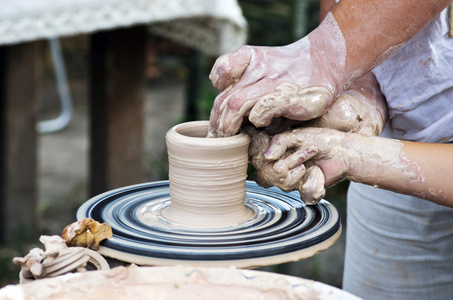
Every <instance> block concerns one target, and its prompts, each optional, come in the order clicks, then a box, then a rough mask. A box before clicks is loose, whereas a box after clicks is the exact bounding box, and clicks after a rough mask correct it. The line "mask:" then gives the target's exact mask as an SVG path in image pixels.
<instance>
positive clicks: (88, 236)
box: [62, 218, 112, 250]
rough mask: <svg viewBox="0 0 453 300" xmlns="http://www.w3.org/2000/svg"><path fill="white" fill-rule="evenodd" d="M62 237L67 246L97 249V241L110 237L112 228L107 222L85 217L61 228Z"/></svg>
mask: <svg viewBox="0 0 453 300" xmlns="http://www.w3.org/2000/svg"><path fill="white" fill-rule="evenodd" d="M62 237H63V239H64V240H65V241H66V245H68V246H69V247H86V248H90V249H93V250H97V249H99V243H100V242H102V241H103V240H105V239H110V238H111V237H112V228H111V227H110V225H108V224H107V223H102V224H101V223H99V222H97V221H95V220H93V219H90V218H85V219H83V220H80V221H77V222H75V223H72V224H70V225H68V226H66V228H65V229H64V230H63V233H62Z"/></svg>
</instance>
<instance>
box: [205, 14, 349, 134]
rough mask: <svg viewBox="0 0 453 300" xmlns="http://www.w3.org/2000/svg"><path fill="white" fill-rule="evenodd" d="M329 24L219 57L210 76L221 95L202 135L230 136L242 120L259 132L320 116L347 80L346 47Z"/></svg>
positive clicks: (215, 102) (337, 32)
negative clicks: (275, 122) (280, 42)
mask: <svg viewBox="0 0 453 300" xmlns="http://www.w3.org/2000/svg"><path fill="white" fill-rule="evenodd" d="M326 19H327V18H326ZM331 19H333V18H331ZM334 23H335V21H334V20H333V21H332V20H330V21H327V22H323V23H322V24H321V25H320V26H319V27H318V28H317V29H315V30H314V31H313V32H312V33H310V34H309V35H308V36H306V37H305V38H303V39H301V40H299V41H297V42H295V43H293V44H290V45H287V46H282V47H252V46H244V47H242V48H240V49H238V50H236V51H234V52H231V53H229V54H226V55H223V56H221V57H220V58H219V59H218V60H217V61H216V63H215V64H214V67H213V69H212V71H211V74H210V78H211V81H212V83H213V85H214V86H215V87H216V88H218V89H219V90H221V91H222V92H221V93H220V94H219V95H218V96H217V98H216V99H215V101H214V105H213V108H212V110H211V116H210V132H209V135H208V136H210V137H224V136H231V135H234V134H235V133H237V131H238V130H239V128H240V126H241V123H242V120H243V118H244V117H248V119H249V120H250V122H251V123H253V124H254V125H255V126H256V127H258V128H259V127H265V126H267V125H269V123H270V122H271V120H272V119H273V118H274V117H286V118H289V119H292V120H298V121H306V120H311V119H314V118H317V117H319V116H321V115H323V114H324V113H325V112H326V111H327V110H328V109H329V108H330V107H331V106H332V104H333V102H334V99H335V98H336V95H337V94H339V93H340V92H341V91H342V89H343V87H344V86H345V85H346V81H347V78H348V74H346V73H345V69H344V63H345V57H346V54H345V53H346V52H345V51H346V50H345V47H346V46H345V43H344V41H341V40H340V41H339V39H338V36H340V37H341V36H342V35H341V32H339V28H338V26H336V24H334Z"/></svg>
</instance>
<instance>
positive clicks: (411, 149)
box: [262, 128, 453, 207]
mask: <svg viewBox="0 0 453 300" xmlns="http://www.w3.org/2000/svg"><path fill="white" fill-rule="evenodd" d="M287 150H290V151H287ZM285 153H286V154H287V155H284V154H285ZM288 154H289V155H288ZM307 154H309V155H307ZM264 158H265V160H268V161H272V164H271V165H272V167H271V168H268V169H267V173H269V174H266V176H267V177H265V176H262V177H263V178H274V177H275V174H278V176H280V177H282V178H284V177H285V176H284V175H283V174H280V173H279V172H277V171H278V170H285V171H287V172H288V173H290V172H292V170H293V169H296V168H298V167H299V166H300V165H301V164H305V165H306V166H307V167H308V166H313V165H314V166H317V167H319V168H320V169H321V170H322V173H323V176H324V180H325V186H326V187H328V186H330V185H332V184H334V183H335V182H338V180H340V179H342V178H345V179H349V180H351V181H355V182H360V183H364V184H368V185H372V186H375V187H380V188H383V189H387V190H391V191H394V192H398V193H402V194H407V195H413V196H417V197H420V198H423V199H426V200H429V201H432V202H435V203H437V204H441V205H446V206H449V207H453V182H452V181H453V180H452V179H451V176H450V174H451V173H452V170H451V168H452V166H453V145H452V144H430V143H419V142H406V141H398V140H393V139H387V138H382V137H374V136H365V135H362V134H355V133H344V132H340V131H337V130H331V129H326V128H305V129H298V130H293V131H291V132H285V133H282V134H279V135H277V136H275V137H274V138H273V139H272V141H271V142H270V144H269V147H268V149H267V150H266V151H265V154H264ZM279 158H280V159H279ZM276 159H278V160H277V161H274V160H276ZM276 166H280V169H279V168H276ZM281 166H283V168H281ZM272 180H273V179H272ZM271 185H272V184H271ZM295 187H296V186H294V187H293V189H295ZM303 200H304V201H307V202H309V203H312V202H313V200H312V199H303ZM318 200H319V199H318Z"/></svg>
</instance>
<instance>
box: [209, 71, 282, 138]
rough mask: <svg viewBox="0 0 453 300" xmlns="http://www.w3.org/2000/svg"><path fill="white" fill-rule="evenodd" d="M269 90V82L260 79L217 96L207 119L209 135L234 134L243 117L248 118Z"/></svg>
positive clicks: (271, 89)
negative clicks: (208, 121)
mask: <svg viewBox="0 0 453 300" xmlns="http://www.w3.org/2000/svg"><path fill="white" fill-rule="evenodd" d="M269 90H270V91H273V90H274V89H273V88H272V85H270V83H269V81H268V80H266V79H264V80H261V79H260V80H258V81H256V82H254V83H253V84H250V85H247V86H242V87H239V86H238V85H237V86H233V87H231V88H230V89H227V90H226V91H225V92H223V93H221V94H219V95H218V96H217V98H216V99H215V101H214V106H213V108H212V110H211V116H210V118H209V120H210V123H209V124H210V132H211V134H212V135H214V136H218V137H226V136H231V135H234V134H236V133H237V132H238V130H239V128H240V127H241V124H242V120H243V117H244V116H248V114H249V112H250V110H251V109H252V107H253V106H254V105H255V104H256V102H257V101H258V100H259V99H260V98H261V97H262V96H263V95H264V94H265V93H269Z"/></svg>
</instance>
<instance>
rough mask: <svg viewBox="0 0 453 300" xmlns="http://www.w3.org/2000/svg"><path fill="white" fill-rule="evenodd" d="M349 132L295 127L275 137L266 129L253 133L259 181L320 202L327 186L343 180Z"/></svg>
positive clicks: (253, 162)
mask: <svg viewBox="0 0 453 300" xmlns="http://www.w3.org/2000/svg"><path fill="white" fill-rule="evenodd" d="M248 132H249V134H250V133H252V132H251V129H250V128H249V129H248ZM345 134H346V133H344V132H341V131H338V130H333V129H327V128H302V129H295V130H291V131H287V132H284V133H280V134H277V135H276V136H274V137H273V138H272V139H271V138H270V137H269V136H267V135H266V134H265V133H264V132H260V133H255V134H254V135H253V134H252V141H251V144H250V151H249V154H250V155H251V156H252V164H253V165H254V167H255V168H256V171H257V174H256V175H257V183H258V184H259V185H261V186H263V187H271V186H277V187H279V188H280V189H282V190H283V191H285V192H290V191H293V190H298V191H299V192H300V196H301V199H302V200H303V201H304V202H305V203H307V204H316V203H317V202H318V201H319V200H320V199H322V197H324V195H325V187H328V186H330V185H333V184H335V183H337V182H338V181H339V180H341V179H342V176H343V175H344V174H345V172H346V170H347V169H348V165H347V164H346V160H345V155H346V152H347V147H344V145H343V139H344V137H345Z"/></svg>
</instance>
